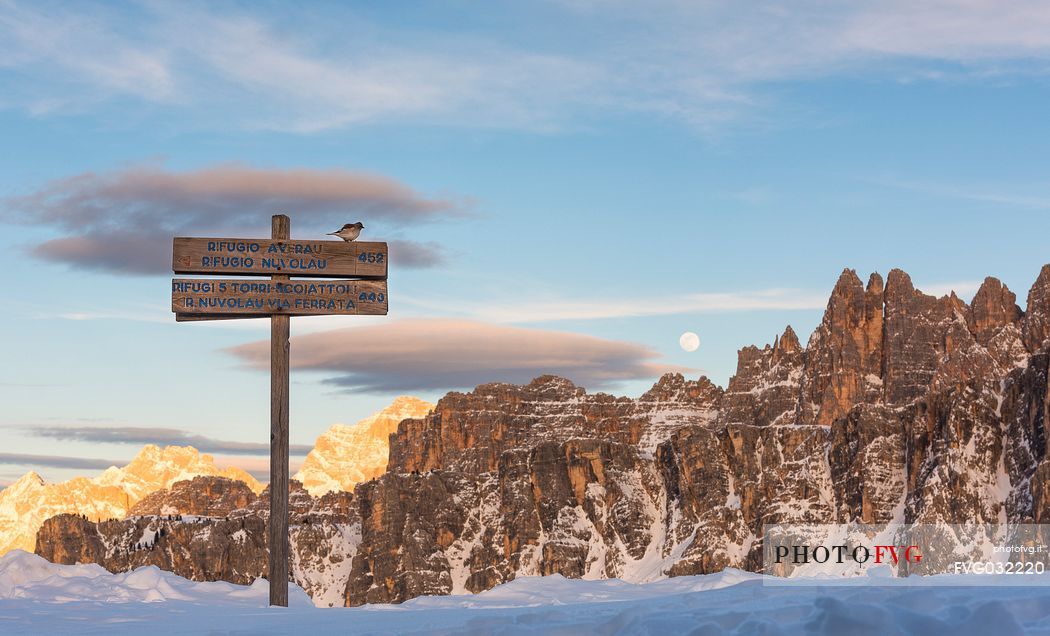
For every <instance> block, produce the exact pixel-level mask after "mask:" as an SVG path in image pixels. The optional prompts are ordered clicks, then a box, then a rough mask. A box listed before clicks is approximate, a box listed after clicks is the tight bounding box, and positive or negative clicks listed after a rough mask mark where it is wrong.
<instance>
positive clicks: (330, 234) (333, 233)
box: [325, 232, 339, 236]
mask: <svg viewBox="0 0 1050 636" xmlns="http://www.w3.org/2000/svg"><path fill="white" fill-rule="evenodd" d="M337 234H339V232H329V233H328V234H326V235H325V236H335V235H337Z"/></svg>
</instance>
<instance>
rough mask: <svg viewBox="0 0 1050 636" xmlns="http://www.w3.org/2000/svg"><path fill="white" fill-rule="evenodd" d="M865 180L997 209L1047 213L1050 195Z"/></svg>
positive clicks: (1006, 189) (994, 188)
mask: <svg viewBox="0 0 1050 636" xmlns="http://www.w3.org/2000/svg"><path fill="white" fill-rule="evenodd" d="M865 181H868V182H870V183H875V184H877V185H881V186H888V187H891V188H899V189H901V190H909V191H911V192H919V193H922V194H929V195H933V196H936V197H943V198H948V199H959V200H964V201H977V202H980V203H992V204H995V205H996V206H998V207H1006V208H1014V209H1015V210H1016V209H1021V210H1031V211H1041V210H1050V193H1045V194H1025V193H1023V192H1019V191H1016V189H1015V190H1013V191H1011V189H1010V188H1009V187H1004V186H998V187H994V186H985V187H975V186H973V185H967V186H960V185H953V184H946V183H936V182H930V181H914V180H907V179H865Z"/></svg>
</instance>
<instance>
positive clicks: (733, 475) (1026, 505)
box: [37, 265, 1050, 605]
mask: <svg viewBox="0 0 1050 636" xmlns="http://www.w3.org/2000/svg"><path fill="white" fill-rule="evenodd" d="M1048 338H1050V265H1048V266H1045V267H1044V268H1043V269H1042V271H1041V272H1040V274H1039V276H1038V278H1037V280H1036V282H1035V284H1034V285H1033V286H1032V288H1031V289H1030V291H1029V293H1028V298H1027V303H1026V306H1025V308H1024V310H1022V309H1021V308H1020V307H1018V305H1017V301H1016V297H1015V295H1014V294H1013V292H1011V291H1010V290H1009V289H1007V288H1006V287H1005V286H1004V285H1003V284H1002V283H1001V282H999V281H998V280H996V279H994V278H988V279H986V280H985V281H984V284H983V285H982V286H981V288H980V290H979V291H978V292H977V294H976V295H975V297H974V298H973V299H972V301H971V302H970V303H966V302H964V301H962V300H961V299H959V298H957V297H956V295H955V294H951V295H948V296H944V297H940V298H936V297H933V296H929V295H926V294H923V293H922V292H920V291H919V290H916V289H915V288H914V286H913V285H912V282H911V280H910V278H909V277H908V275H907V274H905V273H904V272H902V271H900V270H893V271H891V272H890V273H889V275H888V276H887V277H886V279H885V280H883V278H882V277H881V276H879V275H878V274H872V275H871V276H870V277H869V279H868V281H867V284H864V283H863V282H862V281H861V280H860V278H859V277H858V276H857V274H856V273H855V272H853V271H852V270H846V271H844V272H843V273H842V275H841V276H840V277H839V280H838V282H837V283H836V285H835V287H834V290H833V291H832V293H831V297H830V299H829V301H828V305H827V309H826V311H825V314H824V318H823V320H822V322H821V324H820V325H819V326H818V327H817V329H816V330H815V331H814V333H813V334H812V335H811V336H810V338H809V340H808V342H807V344H806V345H805V346H802V344H801V343H800V341H799V339H798V337H797V336H796V334H795V333H794V331H793V330H792V329H791V328H790V327H788V328H787V329H785V331H784V332H783V333H782V334H781V335H779V336H777V337H776V338H775V339H774V341H773V343H772V344H770V345H765V346H763V347H761V348H760V347H753V346H752V347H745V348H744V349H742V350H741V351H740V352H739V356H738V365H737V371H736V374H735V375H734V376H733V377H732V378H731V380H730V381H729V384H728V386H727V387H726V388H725V389H724V390H723V389H722V388H720V387H718V386H716V385H714V384H713V383H711V382H710V381H709V380H707V379H706V378H703V377H701V378H699V379H698V380H687V379H685V378H683V377H682V376H680V375H667V376H664V377H663V378H661V379H660V380H659V381H658V382H657V383H656V385H655V386H653V388H652V389H650V390H649V391H648V392H646V393H645V394H643V395H642V396H641V397H639V398H637V399H630V398H625V397H614V396H611V395H607V394H604V393H594V394H591V393H587V392H586V391H584V390H583V389H582V388H580V387H577V386H575V385H573V384H572V383H571V382H570V381H568V380H565V379H561V378H557V377H552V376H543V377H540V378H537V379H536V380H534V381H533V382H531V383H530V384H528V385H525V386H516V385H509V384H487V385H482V386H479V387H477V388H476V389H475V390H474V391H471V392H469V393H458V392H454V393H449V394H448V395H446V396H445V397H444V398H442V399H441V400H440V401H439V402H438V403H437V405H436V406H435V407H434V408H433V410H432V411H430V412H429V413H428V414H427V415H425V416H423V417H415V418H408V419H404V420H403V421H401V422H400V423H399V425H398V426H397V430H396V432H395V433H393V434H392V435H391V437H390V445H389V462H388V464H387V466H386V470H385V472H383V473H382V474H380V475H378V476H376V477H375V478H374V479H369V480H368V481H364V482H362V483H359V484H357V486H356V487H355V489H354V492H353V495H352V496H351V495H349V494H348V493H343V494H338V493H331V494H329V495H325V496H324V497H321V498H315V497H312V496H311V495H310V494H309V493H308V492H305V491H301V490H298V489H297V493H299V494H298V495H297V497H299V498H300V500H301V502H302V503H301V506H300V507H299V508H298V510H299V512H296V513H293V515H292V516H293V524H294V525H295V528H294V530H293V537H295V536H300V537H302V538H297V539H293V541H295V545H296V549H295V550H294V552H295V554H293V557H292V560H293V563H292V572H293V576H294V578H295V579H296V580H297V581H300V582H301V583H303V584H304V587H306V588H307V589H308V590H309V591H310V592H311V594H312V595H313V596H314V598H315V601H318V599H322V600H321V602H319V604H325V605H327V604H329V603H333V602H335V601H336V600H338V601H340V602H341V603H342V604H346V605H358V604H362V603H373V602H400V601H403V600H405V599H408V598H412V597H415V596H419V595H423V594H450V593H451V594H454V593H465V592H478V591H481V590H485V589H488V588H491V587H492V586H494V585H497V584H499V583H502V582H504V581H507V580H510V579H513V578H514V577H517V576H522V575H548V574H553V573H559V574H562V575H564V576H568V577H583V578H605V577H618V578H622V579H625V580H628V581H646V580H651V579H655V578H660V577H664V576H674V575H681V574H694V573H707V572H714V571H718V570H721V569H723V568H726V567H739V568H745V569H752V570H755V569H758V568H759V567H760V565H761V539H760V537H761V534H762V530H763V526H764V525H765V524H778V523H843V522H864V523H887V522H908V523H915V522H945V523H952V522H957V523H962V522H970V523H1003V522H1011V523H1041V522H1043V521H1044V520H1046V519H1047V518H1050V462H1048V461H1047V435H1046V430H1045V422H1046V410H1047V404H1048V402H1047V399H1048V393H1047V388H1048V377H1050V376H1048V359H1050V353H1048V347H1050V343H1048ZM202 484H203V482H202ZM176 486H177V487H176V488H173V489H172V490H171V491H170V493H173V494H170V495H165V496H164V497H161V498H160V499H165V497H166V498H167V499H166V500H171V499H172V498H173V497H175V495H174V493H175V491H178V490H180V489H189V490H191V491H192V490H194V489H198V488H200V487H203V485H202V486H194V485H193V484H192V483H191V484H190V485H189V486H181V485H176ZM180 496H181V497H182V498H183V499H184V500H185V501H186V502H187V503H179V504H177V505H176V504H170V505H172V506H173V508H168V509H179V508H180V507H183V506H190V505H191V504H189V503H188V502H189V501H191V500H193V496H190V495H186V494H184V495H180ZM326 498H328V499H327V500H326ZM228 499H231V500H232V498H228ZM180 501H182V500H180ZM164 505H168V504H165V503H163V502H160V501H158V502H153V503H151V504H150V506H151V508H150V510H149V511H144V512H150V513H153V514H156V513H163V511H164V510H165V509H166V508H164ZM192 505H197V504H192ZM231 505H232V504H231ZM253 505H254V506H255V508H253ZM332 506H341V507H342V508H340V510H345V513H344V512H340V513H339V514H335V512H334V509H331V510H330V508H331V507H332ZM238 510H240V511H243V512H238V511H237V510H234V509H230V510H229V511H228V514H225V515H224V516H223V517H222V518H221V520H220V518H219V517H217V516H215V515H213V516H210V517H208V519H210V520H212V521H210V522H209V523H210V524H211V526H210V527H211V528H212V529H211V530H210V531H209V532H208V533H203V532H202V531H197V530H194V529H193V528H190V529H181V530H180V529H179V528H183V527H185V526H187V524H190V525H192V524H200V523H201V521H200V520H199V519H197V518H194V519H193V520H192V521H186V520H183V521H181V522H180V521H168V520H167V519H159V518H157V517H138V518H131V519H128V520H125V521H121V522H117V525H115V526H112V527H110V526H107V525H106V524H105V523H103V524H97V523H92V522H90V521H88V520H84V519H79V520H78V519H77V518H75V517H71V516H66V517H58V518H56V519H52V520H51V521H49V522H48V523H47V524H45V526H44V527H43V528H42V529H41V532H40V536H39V540H38V543H37V551H38V553H40V554H43V555H44V556H46V557H48V558H50V559H52V560H56V561H60V562H68V559H70V558H86V559H88V560H97V561H99V562H102V563H103V564H104V565H106V567H110V568H111V569H121V568H127V567H131V566H134V565H135V564H139V563H144V562H147V561H142V560H141V559H140V558H139V557H134V558H130V557H129V558H125V557H123V556H119V557H117V556H113V555H116V554H118V553H120V552H121V550H124V551H127V550H128V545H129V543H131V544H136V545H141V543H142V540H141V539H142V536H143V534H144V533H145V532H146V531H150V532H152V530H150V528H151V527H152V528H156V526H155V525H154V526H150V524H174V525H172V526H171V527H170V528H169V529H167V530H166V531H165V536H164V537H163V539H162V540H155V541H152V540H147V541H146V543H148V544H150V545H153V546H161V545H162V544H161V541H164V542H165V547H164V550H163V552H164V554H168V553H170V554H172V555H174V554H176V553H179V554H187V555H189V556H188V557H186V558H182V557H179V558H174V557H164V558H160V557H156V558H157V559H158V561H157V563H158V564H162V566H164V567H170V568H172V569H174V570H175V571H176V572H178V573H180V574H185V575H188V576H195V577H202V578H208V577H215V578H231V580H232V579H233V578H236V577H245V576H249V574H250V572H251V573H256V572H259V569H258V568H261V567H265V563H264V562H265V559H264V558H262V556H260V553H259V552H258V549H261V548H258V546H261V545H263V544H262V543H261V542H262V541H263V537H264V534H265V533H264V532H263V530H262V526H257V522H256V521H250V520H249V519H256V520H258V519H263V518H264V517H265V514H264V513H263V511H261V510H259V504H258V500H256V502H255V503H254V504H253V503H252V502H249V503H248V504H247V506H239V507H238ZM303 511H306V512H305V513H304V512H303ZM213 512H214V510H213ZM184 514H185V513H184ZM326 515H327V516H326ZM322 517H325V518H324V519H322ZM235 519H240V521H234V520H235ZM241 521H243V522H244V526H243V528H242V527H241V526H240V525H237V526H236V527H235V526H222V530H221V531H219V527H220V526H219V525H218V524H220V523H223V524H228V523H238V524H239V523H240V522H241ZM111 523H112V522H111ZM165 527H167V526H165ZM304 528H305V530H304ZM242 530H244V534H243V535H238V533H239V532H241V531H242ZM157 531H158V532H159V530H157ZM296 533H298V535H296ZM304 533H305V534H304ZM235 535H236V536H237V537H244V538H245V539H248V538H251V541H257V542H259V543H258V546H257V548H258V549H256V551H255V552H252V553H250V554H249V553H245V556H244V557H243V558H244V559H248V560H251V561H252V563H254V565H253V566H252V567H254V568H255V569H254V570H250V571H249V568H248V566H247V565H246V564H247V561H245V562H244V563H240V564H234V563H233V560H234V559H233V557H220V556H216V555H230V554H234V553H235V551H233V550H227V549H226V548H222V549H220V548H219V547H218V546H226V545H229V541H239V540H240V539H237V538H234V537H235ZM194 537H196V538H194ZM151 541H152V542H151ZM195 541H196V543H195ZM92 542H97V543H98V545H99V547H97V548H90V550H94V552H91V553H87V552H84V551H83V550H84V549H83V548H80V547H78V546H83V545H93V544H92ZM224 542H225V543H224ZM191 546H200V547H198V548H191ZM213 549H214V550H215V553H212V552H210V550H213ZM180 551H181V552H180ZM71 555H73V556H71ZM194 555H196V556H194ZM142 558H146V557H142ZM149 558H154V557H149ZM221 558H228V560H229V567H228V568H227V569H222V568H221V567H220V563H221ZM107 559H108V560H107ZM149 562H153V561H149ZM238 562H239V559H238Z"/></svg>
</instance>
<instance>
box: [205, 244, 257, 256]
mask: <svg viewBox="0 0 1050 636" xmlns="http://www.w3.org/2000/svg"><path fill="white" fill-rule="evenodd" d="M259 249H260V245H259V244H258V243H252V242H251V241H208V251H209V252H240V253H242V254H247V253H250V252H258V251H259Z"/></svg>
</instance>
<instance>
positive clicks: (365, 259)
mask: <svg viewBox="0 0 1050 636" xmlns="http://www.w3.org/2000/svg"><path fill="white" fill-rule="evenodd" d="M357 260H359V261H361V262H362V263H382V262H383V253H382V252H361V253H360V254H358V255H357Z"/></svg>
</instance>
